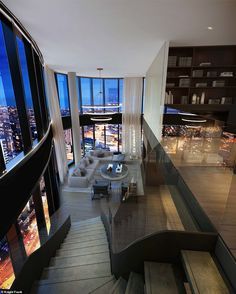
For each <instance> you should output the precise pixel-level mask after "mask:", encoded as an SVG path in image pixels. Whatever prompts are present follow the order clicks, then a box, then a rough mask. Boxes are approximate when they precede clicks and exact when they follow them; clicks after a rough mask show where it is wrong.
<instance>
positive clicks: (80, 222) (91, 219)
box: [72, 216, 101, 224]
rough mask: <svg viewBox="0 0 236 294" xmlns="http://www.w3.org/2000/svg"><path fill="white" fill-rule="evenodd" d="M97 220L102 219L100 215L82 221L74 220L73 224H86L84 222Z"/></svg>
mask: <svg viewBox="0 0 236 294" xmlns="http://www.w3.org/2000/svg"><path fill="white" fill-rule="evenodd" d="M97 221H101V217H100V216H97V217H92V218H88V219H84V220H80V221H77V222H75V221H73V222H72V224H84V223H91V222H97Z"/></svg>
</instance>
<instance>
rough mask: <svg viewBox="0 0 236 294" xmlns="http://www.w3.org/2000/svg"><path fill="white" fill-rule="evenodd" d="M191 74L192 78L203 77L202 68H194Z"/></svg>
mask: <svg viewBox="0 0 236 294" xmlns="http://www.w3.org/2000/svg"><path fill="white" fill-rule="evenodd" d="M192 76H193V77H194V78H201V77H203V70H202V69H196V70H194V71H193V73H192Z"/></svg>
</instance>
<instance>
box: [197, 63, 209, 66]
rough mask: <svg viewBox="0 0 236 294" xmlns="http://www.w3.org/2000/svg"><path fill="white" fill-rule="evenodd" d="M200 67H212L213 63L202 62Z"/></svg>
mask: <svg viewBox="0 0 236 294" xmlns="http://www.w3.org/2000/svg"><path fill="white" fill-rule="evenodd" d="M199 66H211V62H201V63H200V64H199Z"/></svg>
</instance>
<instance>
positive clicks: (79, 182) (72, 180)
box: [68, 158, 99, 188]
mask: <svg viewBox="0 0 236 294" xmlns="http://www.w3.org/2000/svg"><path fill="white" fill-rule="evenodd" d="M85 162H86V160H85V159H84V158H82V159H81V161H80V163H79V164H78V165H77V166H76V167H75V168H73V169H72V170H70V172H69V177H68V185H69V186H70V187H78V188H87V187H88V186H89V182H90V181H91V179H92V177H93V175H94V172H95V170H96V168H97V166H98V164H99V160H98V159H93V162H92V163H89V164H86V163H85ZM79 169H80V170H82V169H83V170H85V175H81V172H79V173H78V174H77V173H76V171H78V170H79Z"/></svg>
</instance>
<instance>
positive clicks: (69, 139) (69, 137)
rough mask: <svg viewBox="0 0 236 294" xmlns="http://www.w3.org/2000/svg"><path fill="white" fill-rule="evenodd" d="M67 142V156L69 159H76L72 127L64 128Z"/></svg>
mask: <svg viewBox="0 0 236 294" xmlns="http://www.w3.org/2000/svg"><path fill="white" fill-rule="evenodd" d="M64 137H65V144H66V156H67V160H68V161H72V160H74V155H73V145H72V131H71V129H68V130H64Z"/></svg>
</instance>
